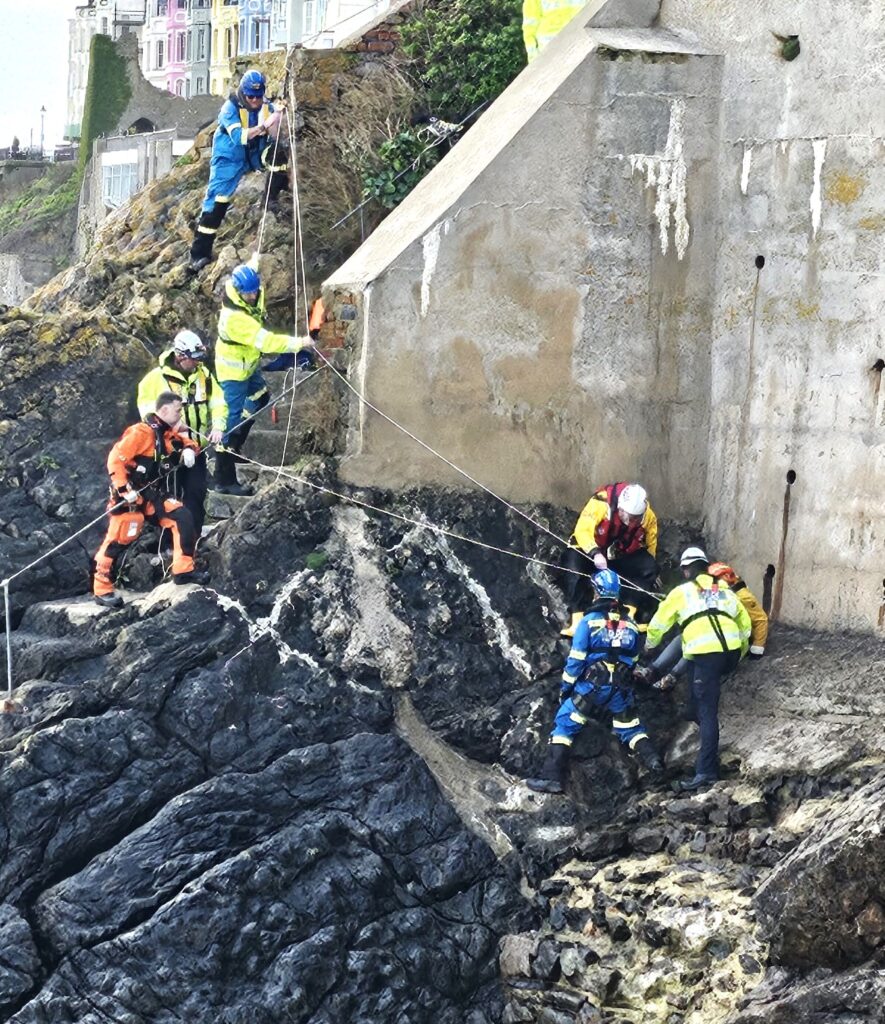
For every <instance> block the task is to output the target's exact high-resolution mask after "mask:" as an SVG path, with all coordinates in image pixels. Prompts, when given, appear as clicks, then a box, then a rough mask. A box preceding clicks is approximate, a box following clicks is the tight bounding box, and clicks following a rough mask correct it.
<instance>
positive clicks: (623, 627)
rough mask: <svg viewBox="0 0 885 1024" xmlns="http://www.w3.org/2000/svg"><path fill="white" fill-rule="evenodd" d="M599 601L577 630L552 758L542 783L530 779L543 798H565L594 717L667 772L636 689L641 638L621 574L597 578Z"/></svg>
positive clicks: (654, 768)
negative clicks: (579, 741)
mask: <svg viewBox="0 0 885 1024" xmlns="http://www.w3.org/2000/svg"><path fill="white" fill-rule="evenodd" d="M592 583H593V589H594V592H595V599H594V601H593V603H592V605H591V606H590V610H589V611H588V612H587V614H586V615H584V616H583V618H582V619H581V621H580V622H579V623H578V624H577V627H576V628H575V635H574V638H573V639H572V647H571V650H570V651H569V655H568V660H567V661H566V663H565V671H564V672H563V673H562V688H561V691H560V693H561V696H562V697H563V701H562V704H561V705H560V707H559V710H558V711H557V712H556V720H555V722H554V725H553V732H552V733H551V734H550V742H549V744H548V746H547V755H546V757H545V758H544V764H543V766H542V767H541V771H540V773H539V774H538V777H537V778H533V779H526V785H527V786H528V787H529V789H534V790H536V791H537V792H539V793H561V792H562V791H563V788H562V783H563V777H564V775H565V770H566V767H567V765H568V760H569V751H570V750H571V746H572V742H573V741H574V738H575V736H577V734H578V733H579V732H580V731H581V729H583V728H584V726H585V725H586V724H587V721H588V718H589V716H590V715H592V714H594V713H597V712H607V713H609V714H611V716H612V719H611V721H612V730H613V731H614V733H615V735H616V736H617V737H618V739H619V740H620V741H621V743H623V744H625V745H626V746H628V747H629V748H630V750H632V751H633V753H634V754H635V755H636V757H637V758H638V759H639V761H640V762H641V763H642V764H643V765H644V766H645V767H646V768H647V769H648V771H649V772H650V773H651V774H653V775H660V774H661V772H662V771H663V769H664V766H663V763H662V761H661V759H660V757H659V756H658V754H657V751H656V750H655V749H654V747H653V746H652V744H651V741H650V740H649V738H648V734H647V733H646V731H645V728H644V727H643V725H642V722H641V721H640V719H639V713H638V711H637V709H636V696H635V694H634V692H633V687H632V673H633V667H634V665H635V664H636V662H637V660H638V658H639V654H640V651H641V650H642V634H641V633H640V631H639V628H638V626H637V625H636V623H635V622H634V621H633V620H632V619H631V618H630V616H629V615H627V613H626V612H625V611H624V610H623V608H622V607H621V605H620V604H619V602H618V599H619V597H620V592H621V583H620V579H619V578H618V574H617V573H616V572H614V571H613V570H611V569H603V570H602V572H598V573H596V574H595V575H594V576H593V579H592Z"/></svg>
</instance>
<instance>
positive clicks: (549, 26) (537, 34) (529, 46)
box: [522, 0, 585, 63]
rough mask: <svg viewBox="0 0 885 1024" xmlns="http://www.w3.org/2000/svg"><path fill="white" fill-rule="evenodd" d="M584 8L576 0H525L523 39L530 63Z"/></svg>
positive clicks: (523, 6)
mask: <svg viewBox="0 0 885 1024" xmlns="http://www.w3.org/2000/svg"><path fill="white" fill-rule="evenodd" d="M584 6H585V4H583V3H577V4H576V3H575V2H574V0H523V4H522V38H523V39H524V40H525V52H526V55H527V56H528V59H529V62H530V63H531V61H533V60H534V59H535V57H537V56H538V54H539V53H540V52H541V50H543V49H544V47H545V46H546V45H547V44H548V43H549V42H550V40H551V39H553V38H554V36H556V35H558V34H559V33H560V32H561V31H562V30H563V29H564V28H565V26H566V25H567V24H568V23H569V22H570V21H571V20H572V18H574V16H575V15H576V14H577V13H578V11H580V10H581V8H582V7H584Z"/></svg>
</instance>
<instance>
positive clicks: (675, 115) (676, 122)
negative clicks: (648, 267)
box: [628, 99, 691, 260]
mask: <svg viewBox="0 0 885 1024" xmlns="http://www.w3.org/2000/svg"><path fill="white" fill-rule="evenodd" d="M684 120H685V101H684V100H681V99H674V100H673V101H672V102H671V103H670V127H669V130H668V131H667V143H666V145H665V146H664V152H663V153H652V154H650V155H649V154H646V153H633V154H631V155H630V156H629V157H628V160H629V161H630V169H631V172H632V173H634V174H635V173H636V171H641V172H642V173H643V174H645V186H646V188H654V189H656V190H657V200H656V202H655V219H656V220H657V222H658V226H659V228H660V233H661V252H662V253H664V254H665V255H666V253H667V250H668V249H669V248H670V224H671V222H672V223H673V224H674V225H675V231H674V235H673V240H674V242H675V245H676V255H677V257H678V258H679V259H680V260H681V259H682V258H683V256H684V255H685V250H686V249H687V248H688V239H689V235H690V234H691V228H690V225H689V223H688V218H687V216H686V212H685V198H686V193H687V184H686V182H687V172H686V166H685V134H684V129H683V123H684Z"/></svg>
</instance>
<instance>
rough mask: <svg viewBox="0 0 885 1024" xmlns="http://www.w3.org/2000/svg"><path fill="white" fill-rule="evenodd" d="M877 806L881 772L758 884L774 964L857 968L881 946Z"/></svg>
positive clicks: (882, 880)
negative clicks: (854, 966) (853, 966)
mask: <svg viewBox="0 0 885 1024" xmlns="http://www.w3.org/2000/svg"><path fill="white" fill-rule="evenodd" d="M883 808H885V774H883V773H880V774H879V775H878V776H876V777H874V778H873V779H872V781H870V782H868V783H867V784H866V785H865V786H863V787H862V788H861V789H859V790H858V791H857V792H856V793H854V794H853V795H852V796H851V797H850V798H849V799H848V800H847V801H846V802H845V803H844V804H842V805H841V806H839V807H838V808H836V809H835V810H834V811H833V812H832V813H831V814H830V815H828V816H826V817H825V818H824V820H823V821H821V822H820V824H819V825H818V826H817V827H816V828H815V829H814V830H813V831H812V832H811V833H810V835H808V836H807V837H806V838H805V839H803V840H802V841H801V842H800V843H799V845H798V846H796V848H795V849H794V850H793V851H792V853H790V854H789V855H788V856H787V857H786V858H784V859H783V861H782V862H781V863H780V864H779V865H778V866H777V867H776V868H775V869H774V871H773V872H772V873H771V875H770V876H769V877H768V878H767V879H766V880H765V881H764V882H763V884H762V885H761V886H760V889H759V893H758V897H757V901H756V902H757V907H758V910H759V914H760V921H761V923H762V924H763V926H764V928H765V930H766V932H767V934H768V936H769V938H770V941H771V948H772V957H773V959H774V960H775V962H777V963H781V964H786V965H788V966H796V967H805V968H808V967H815V966H822V967H832V966H847V965H850V964H858V963H861V962H862V961H864V960H866V959H867V958H868V957H869V956H870V953H871V951H872V950H873V949H874V948H875V947H876V946H877V945H878V944H879V943H880V942H881V941H882V936H883V928H882V912H881V905H880V900H881V894H882V891H883V885H885V839H883V828H882V816H883V813H885V810H883Z"/></svg>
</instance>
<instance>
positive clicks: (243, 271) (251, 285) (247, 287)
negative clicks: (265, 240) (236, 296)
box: [230, 263, 261, 295]
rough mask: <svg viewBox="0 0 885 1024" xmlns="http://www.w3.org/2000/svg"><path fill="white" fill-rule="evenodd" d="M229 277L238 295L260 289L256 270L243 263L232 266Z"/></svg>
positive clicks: (259, 280) (259, 279)
mask: <svg viewBox="0 0 885 1024" xmlns="http://www.w3.org/2000/svg"><path fill="white" fill-rule="evenodd" d="M230 279H231V282H232V283H233V286H234V288H236V290H237V291H238V292H239V293H240V295H248V294H249V293H250V292H257V291H260V290H261V278H260V277H259V276H258V271H257V270H253V269H252V268H251V267H249V266H246V264H245V263H241V264H240V265H239V266H238V267H234V269H233V271H232V272H231V275H230Z"/></svg>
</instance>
